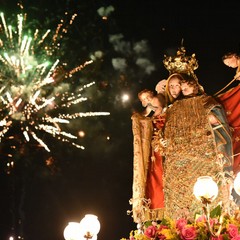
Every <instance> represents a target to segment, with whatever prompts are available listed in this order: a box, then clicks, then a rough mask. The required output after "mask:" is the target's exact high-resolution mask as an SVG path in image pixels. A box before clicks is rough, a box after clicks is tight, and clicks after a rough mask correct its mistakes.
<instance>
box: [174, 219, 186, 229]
mask: <svg viewBox="0 0 240 240" xmlns="http://www.w3.org/2000/svg"><path fill="white" fill-rule="evenodd" d="M186 225H187V220H186V219H184V218H180V219H178V220H177V221H176V227H177V229H178V230H179V231H181V230H182V228H183V227H185V226H186Z"/></svg>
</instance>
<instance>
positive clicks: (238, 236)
mask: <svg viewBox="0 0 240 240" xmlns="http://www.w3.org/2000/svg"><path fill="white" fill-rule="evenodd" d="M231 240H240V235H237V236H235V237H233V238H231Z"/></svg>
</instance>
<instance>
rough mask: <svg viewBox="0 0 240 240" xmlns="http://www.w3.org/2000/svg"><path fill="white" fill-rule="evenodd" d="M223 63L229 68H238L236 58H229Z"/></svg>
mask: <svg viewBox="0 0 240 240" xmlns="http://www.w3.org/2000/svg"><path fill="white" fill-rule="evenodd" d="M223 63H224V64H225V65H227V66H228V67H231V68H236V67H238V58H237V57H236V56H234V55H233V56H231V57H229V58H226V59H224V60H223Z"/></svg>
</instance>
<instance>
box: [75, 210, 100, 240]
mask: <svg viewBox="0 0 240 240" xmlns="http://www.w3.org/2000/svg"><path fill="white" fill-rule="evenodd" d="M80 228H81V231H82V232H83V233H84V238H85V239H93V238H95V239H96V236H97V234H98V233H99V231H100V222H99V221H98V217H97V216H95V215H92V214H87V215H85V217H84V218H83V219H82V220H81V221H80Z"/></svg>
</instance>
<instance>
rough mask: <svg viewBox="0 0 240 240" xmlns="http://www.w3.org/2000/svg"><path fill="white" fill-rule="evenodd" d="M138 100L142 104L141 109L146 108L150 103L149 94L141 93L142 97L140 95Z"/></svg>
mask: <svg viewBox="0 0 240 240" xmlns="http://www.w3.org/2000/svg"><path fill="white" fill-rule="evenodd" d="M140 100H141V102H142V106H143V107H146V106H147V105H148V103H150V101H151V96H150V94H149V93H147V92H146V93H143V94H142V95H141V97H140Z"/></svg>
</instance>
